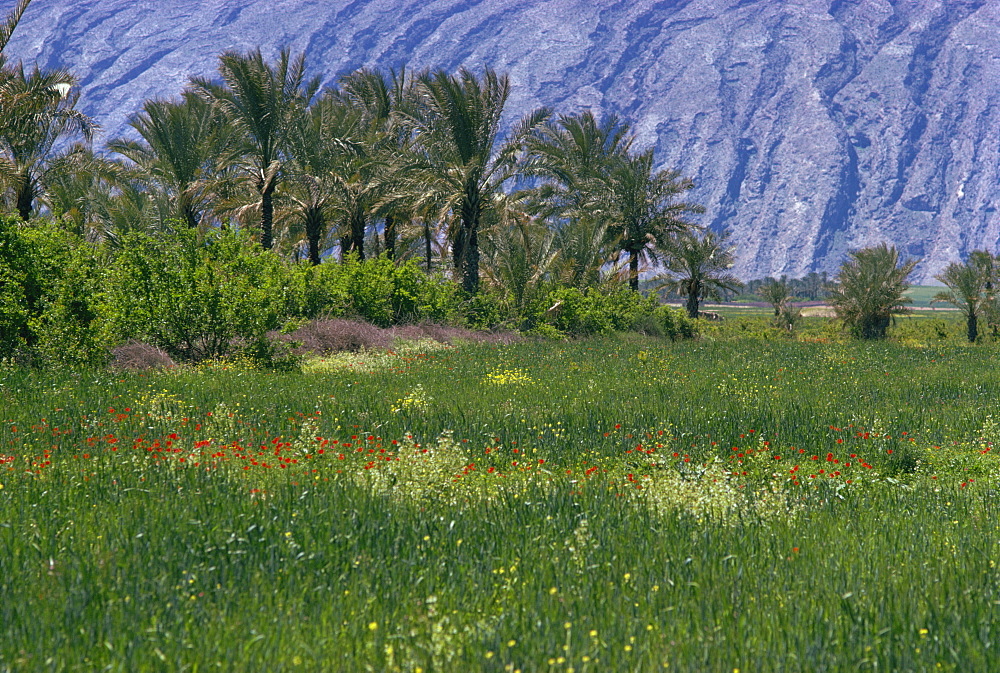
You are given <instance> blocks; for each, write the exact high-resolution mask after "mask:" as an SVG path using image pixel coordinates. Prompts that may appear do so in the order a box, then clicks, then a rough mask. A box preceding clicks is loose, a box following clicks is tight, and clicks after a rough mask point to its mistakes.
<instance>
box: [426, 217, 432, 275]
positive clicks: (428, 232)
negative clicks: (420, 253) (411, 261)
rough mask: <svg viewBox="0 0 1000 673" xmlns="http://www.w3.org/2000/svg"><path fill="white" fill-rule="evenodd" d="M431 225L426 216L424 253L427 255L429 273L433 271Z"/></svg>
mask: <svg viewBox="0 0 1000 673" xmlns="http://www.w3.org/2000/svg"><path fill="white" fill-rule="evenodd" d="M431 252H432V251H431V225H430V222H428V221H427V219H426V218H424V255H426V257H427V273H430V272H431Z"/></svg>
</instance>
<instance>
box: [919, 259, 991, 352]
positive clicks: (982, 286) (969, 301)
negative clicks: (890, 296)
mask: <svg viewBox="0 0 1000 673" xmlns="http://www.w3.org/2000/svg"><path fill="white" fill-rule="evenodd" d="M984 255H985V257H984ZM991 260H992V256H991V255H990V254H989V253H983V252H982V251H976V252H973V253H972V255H971V256H970V257H969V261H968V262H966V263H965V264H959V263H957V262H952V263H951V264H949V265H948V266H947V267H946V268H945V270H944V271H943V272H942V273H940V274H938V275H937V276H934V278H936V279H937V280H939V281H941V282H942V283H944V285H945V287H947V288H948V290H947V291H942V292H938V293H937V294H936V295H934V298H933V299H931V303H937V302H947V303H949V304H951V305H953V306H955V307H957V308H958V310H960V311H961V312H962V315H964V316H965V328H966V329H965V331H966V336H967V337H968V339H969V343H974V342H975V341H976V337H978V336H979V316H980V315H981V314H982V313H984V312H985V311H986V310H987V305H988V304H989V303H992V298H991V297H990V296H989V293H988V291H987V285H989V284H990V281H991V280H992V275H993V274H992V270H993V269H992V264H990V263H988V262H989V261H991Z"/></svg>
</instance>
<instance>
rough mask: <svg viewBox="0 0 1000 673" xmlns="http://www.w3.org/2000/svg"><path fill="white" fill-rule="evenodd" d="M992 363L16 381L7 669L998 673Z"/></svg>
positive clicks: (902, 354) (476, 359)
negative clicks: (925, 672) (881, 672)
mask: <svg viewBox="0 0 1000 673" xmlns="http://www.w3.org/2000/svg"><path fill="white" fill-rule="evenodd" d="M998 357H1000V350H997V349H996V348H995V347H992V346H991V347H982V346H980V347H960V346H950V345H942V346H940V347H938V348H903V347H901V346H896V345H892V344H875V345H863V344H817V343H794V342H763V341H754V340H745V341H738V342H715V343H713V342H690V343H676V344H671V343H669V342H667V343H664V342H658V341H655V340H652V339H640V338H620V339H607V340H598V341H586V342H579V343H572V344H555V345H552V344H542V345H540V344H532V343H524V344H517V345H512V346H495V345H481V346H471V345H470V346H462V347H459V348H443V347H431V346H430V345H429V344H422V345H420V344H418V345H414V346H411V347H409V348H407V349H403V350H401V351H396V352H391V353H387V354H364V355H360V356H343V357H341V358H338V359H334V360H329V361H325V362H313V363H311V364H310V365H309V366H307V367H306V368H305V372H304V373H295V374H273V373H265V372H255V371H250V370H248V369H245V368H241V367H240V366H237V365H232V366H214V367H205V368H201V369H181V370H175V371H170V372H162V373H156V374H149V375H139V374H126V375H122V374H111V373H107V372H89V373H84V374H79V373H76V374H71V373H50V374H39V373H38V372H27V371H23V370H17V369H8V370H3V371H0V386H2V395H3V404H2V412H0V414H2V415H0V421H2V423H0V485H2V486H0V671H4V672H6V671H91V670H108V671H195V670H197V671H211V670H232V671H237V670H272V671H300V670H301V671H424V672H427V673H429V672H431V671H517V670H520V671H524V672H527V671H576V672H582V671H657V670H669V671H674V670H679V671H726V673H730V672H732V671H736V670H739V671H741V672H744V673H745V672H751V671H869V670H871V671H973V670H976V671H987V670H998V669H1000V653H998V652H997V647H998V643H1000V628H998V625H1000V569H998V568H997V567H996V562H997V560H998V558H1000V547H998V542H1000V501H998V498H997V495H998V492H997V488H996V486H997V482H998V479H997V477H998V476H1000V470H998V468H1000V464H998V459H997V456H996V452H997V451H998V450H1000V449H994V447H995V446H996V444H997V442H1000V410H998V409H997V400H998V394H1000V369H998V367H997V360H998Z"/></svg>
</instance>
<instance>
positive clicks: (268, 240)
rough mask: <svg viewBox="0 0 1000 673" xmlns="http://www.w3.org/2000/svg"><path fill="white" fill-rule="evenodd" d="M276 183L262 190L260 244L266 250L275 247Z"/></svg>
mask: <svg viewBox="0 0 1000 673" xmlns="http://www.w3.org/2000/svg"><path fill="white" fill-rule="evenodd" d="M273 197H274V183H273V182H270V183H268V184H267V185H266V186H262V188H261V190H260V244H261V246H262V247H263V248H264V249H265V250H270V249H271V248H272V247H274V234H273V227H274V199H273Z"/></svg>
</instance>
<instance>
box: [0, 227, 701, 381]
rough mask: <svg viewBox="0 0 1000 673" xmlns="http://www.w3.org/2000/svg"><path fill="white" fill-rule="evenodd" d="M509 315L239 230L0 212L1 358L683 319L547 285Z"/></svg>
mask: <svg viewBox="0 0 1000 673" xmlns="http://www.w3.org/2000/svg"><path fill="white" fill-rule="evenodd" d="M538 297H539V299H537V300H536V301H535V302H534V303H533V304H531V305H529V306H527V307H525V308H522V309H521V310H520V311H516V310H514V309H513V308H512V306H513V303H512V302H510V301H508V300H507V298H506V297H504V296H502V295H501V294H497V293H495V292H492V291H490V290H485V291H483V292H481V293H480V294H478V295H476V296H475V297H471V298H470V297H467V296H466V295H464V294H463V293H462V291H461V289H460V287H459V286H458V284H457V283H454V282H452V281H451V280H450V279H448V278H446V277H445V276H444V275H442V274H435V275H430V276H429V275H427V274H426V273H425V272H424V271H422V270H421V269H420V268H419V266H418V265H417V263H416V262H413V261H408V262H404V263H400V264H396V263H394V262H393V261H391V260H389V259H386V258H385V257H379V258H377V259H368V260H365V261H359V260H358V259H356V258H353V257H349V258H348V259H347V260H345V261H344V262H343V263H325V264H321V265H319V266H316V267H313V266H310V265H307V264H298V263H290V262H287V261H284V260H282V259H281V258H280V257H278V256H277V255H276V254H274V253H272V252H271V251H267V250H263V249H261V248H260V246H259V245H257V244H256V243H254V242H253V241H252V240H251V238H250V237H249V236H248V235H247V234H246V233H245V232H236V231H215V232H212V233H210V234H209V235H207V236H204V237H199V236H198V234H197V233H196V232H194V231H191V230H187V229H181V230H178V231H175V232H170V233H162V234H156V235H149V234H141V233H130V234H128V235H126V236H124V237H121V238H119V239H117V240H116V241H114V242H113V244H112V243H101V244H93V243H89V242H86V241H84V240H82V239H80V238H79V237H78V236H76V235H74V234H72V233H70V232H68V231H66V230H64V229H62V228H61V227H59V226H58V225H57V224H55V223H52V222H44V221H42V222H39V223H33V224H30V225H25V224H22V223H20V222H19V221H17V220H14V219H5V218H0V358H4V359H10V358H23V359H32V360H36V361H46V362H59V363H67V364H82V363H96V362H100V361H102V360H105V359H106V358H107V357H108V354H109V353H110V350H111V349H112V348H113V347H115V346H119V345H121V344H125V343H139V342H141V343H147V344H151V345H152V346H155V347H156V348H159V349H162V350H163V351H164V352H165V353H166V354H168V355H169V356H170V357H171V358H173V359H174V360H176V361H198V360H202V359H206V358H217V357H221V356H226V355H229V354H232V353H234V352H236V351H241V352H243V353H244V354H247V355H250V356H251V357H256V358H260V359H267V358H269V357H272V356H273V350H274V348H275V344H276V343H277V342H276V340H275V339H274V338H273V337H274V333H275V332H276V331H284V332H290V331H292V330H294V329H296V328H298V327H300V326H301V325H303V324H304V323H306V322H308V321H310V320H316V319H321V318H322V319H329V318H338V317H341V318H351V319H356V320H361V321H365V322H368V323H371V324H373V325H375V326H378V327H381V328H386V327H390V326H393V325H402V324H411V323H419V322H433V323H438V324H443V325H453V326H458V327H468V328H472V329H494V328H498V327H502V328H506V329H515V330H520V331H524V332H527V333H531V334H536V335H539V336H548V337H558V338H565V337H571V336H580V335H587V334H595V333H607V332H612V331H621V330H629V329H640V330H642V331H646V332H649V333H653V334H659V335H662V336H665V337H670V338H678V337H686V336H691V335H692V334H693V333H694V328H693V324H692V323H691V322H690V321H688V320H687V319H686V318H685V317H684V316H683V314H682V313H681V312H680V311H677V310H675V309H670V308H667V307H660V306H657V304H656V302H655V299H652V298H645V297H642V296H641V295H638V294H635V293H632V292H630V291H628V290H627V289H623V288H620V287H613V288H604V289H597V288H590V289H586V290H579V289H576V288H570V287H561V286H555V285H553V286H552V287H550V288H547V289H546V290H545V291H543V292H540V293H538Z"/></svg>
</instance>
